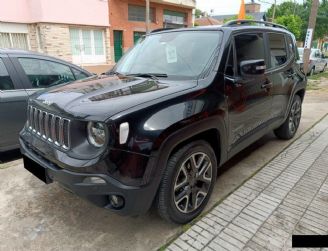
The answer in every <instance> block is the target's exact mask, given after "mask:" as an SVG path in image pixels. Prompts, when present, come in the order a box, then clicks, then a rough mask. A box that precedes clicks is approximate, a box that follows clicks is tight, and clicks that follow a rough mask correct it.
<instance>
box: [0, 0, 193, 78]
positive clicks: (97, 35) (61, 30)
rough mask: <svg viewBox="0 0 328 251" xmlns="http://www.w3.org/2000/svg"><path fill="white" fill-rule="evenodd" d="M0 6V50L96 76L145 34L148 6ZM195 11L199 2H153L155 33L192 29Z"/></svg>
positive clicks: (36, 0) (33, 0) (67, 1)
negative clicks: (51, 59)
mask: <svg viewBox="0 0 328 251" xmlns="http://www.w3.org/2000/svg"><path fill="white" fill-rule="evenodd" d="M0 6H1V7H5V8H0V48H20V49H25V50H33V51H38V52H41V53H45V54H48V55H50V56H55V57H59V58H61V59H64V60H67V61H69V62H73V63H75V64H77V65H80V66H82V67H83V68H85V69H87V70H89V71H91V72H96V73H101V72H104V71H106V70H108V69H109V67H110V66H111V65H113V64H114V63H115V61H116V60H117V59H119V58H120V57H121V55H122V54H123V52H124V51H126V50H127V49H128V48H130V47H132V46H133V44H134V41H136V40H137V39H138V38H139V37H140V36H141V35H143V34H145V31H146V25H145V0H83V1H80V0H56V1H50V0H28V1H27V0H0ZM194 7H195V0H151V10H150V13H151V29H157V28H163V27H185V26H192V9H193V8H194ZM114 41H115V43H114ZM114 45H115V46H114ZM114 48H115V50H114ZM115 59H116V60H115Z"/></svg>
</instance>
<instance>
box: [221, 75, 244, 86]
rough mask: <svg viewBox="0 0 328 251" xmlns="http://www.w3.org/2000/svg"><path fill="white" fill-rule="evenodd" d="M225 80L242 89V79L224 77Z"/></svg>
mask: <svg viewBox="0 0 328 251" xmlns="http://www.w3.org/2000/svg"><path fill="white" fill-rule="evenodd" d="M224 79H225V80H228V81H229V82H231V83H232V84H233V86H234V87H241V84H240V83H239V81H240V78H233V77H228V76H224Z"/></svg>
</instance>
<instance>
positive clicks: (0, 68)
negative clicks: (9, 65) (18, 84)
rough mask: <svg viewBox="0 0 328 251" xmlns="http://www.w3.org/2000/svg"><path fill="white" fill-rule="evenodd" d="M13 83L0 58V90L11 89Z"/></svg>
mask: <svg viewBox="0 0 328 251" xmlns="http://www.w3.org/2000/svg"><path fill="white" fill-rule="evenodd" d="M13 89H15V88H14V84H13V82H12V80H11V78H10V76H9V73H8V71H7V69H6V66H5V64H4V62H3V60H2V58H0V90H2V91H3V90H13Z"/></svg>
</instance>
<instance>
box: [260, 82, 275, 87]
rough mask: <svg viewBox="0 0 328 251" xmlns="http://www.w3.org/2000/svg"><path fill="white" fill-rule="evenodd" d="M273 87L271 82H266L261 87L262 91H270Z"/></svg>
mask: <svg viewBox="0 0 328 251" xmlns="http://www.w3.org/2000/svg"><path fill="white" fill-rule="evenodd" d="M272 87H273V84H272V83H271V82H266V83H265V84H262V85H261V88H262V89H270V88H272Z"/></svg>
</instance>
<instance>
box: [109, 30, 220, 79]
mask: <svg viewBox="0 0 328 251" xmlns="http://www.w3.org/2000/svg"><path fill="white" fill-rule="evenodd" d="M220 41H221V32H219V31H179V32H168V33H160V34H151V35H150V36H146V37H144V38H142V39H140V40H139V42H138V43H137V44H136V46H135V47H134V48H133V49H131V50H130V51H129V52H128V53H127V54H126V55H125V56H124V57H123V58H122V59H121V60H120V61H119V62H118V64H117V65H116V66H115V68H114V71H115V72H117V73H120V74H124V75H128V74H147V73H148V74H153V75H156V74H159V75H164V74H165V75H167V76H168V77H170V76H179V77H188V78H189V77H192V78H194V77H197V76H198V75H199V74H200V73H202V71H203V70H204V68H205V67H206V64H207V63H208V62H209V60H210V58H211V56H212V55H213V52H214V51H215V49H216V48H217V47H218V46H219V45H220Z"/></svg>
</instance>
